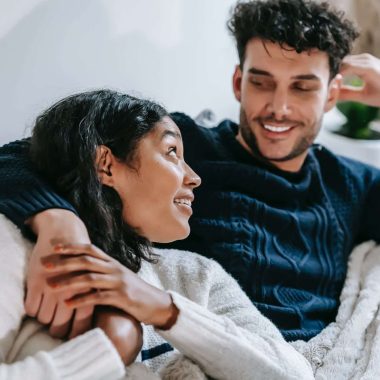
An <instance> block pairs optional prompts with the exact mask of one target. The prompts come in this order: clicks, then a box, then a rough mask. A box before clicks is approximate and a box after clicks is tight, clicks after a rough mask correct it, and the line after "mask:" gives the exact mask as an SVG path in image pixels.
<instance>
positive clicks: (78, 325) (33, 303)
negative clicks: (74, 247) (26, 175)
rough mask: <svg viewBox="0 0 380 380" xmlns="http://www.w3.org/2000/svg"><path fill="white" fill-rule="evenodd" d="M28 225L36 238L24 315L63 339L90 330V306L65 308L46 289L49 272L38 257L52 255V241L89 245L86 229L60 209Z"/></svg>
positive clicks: (57, 298)
mask: <svg viewBox="0 0 380 380" xmlns="http://www.w3.org/2000/svg"><path fill="white" fill-rule="evenodd" d="M27 223H28V224H29V225H30V227H31V228H32V230H33V232H34V233H35V234H36V235H37V242H36V245H35V246H34V249H33V251H32V254H31V257H30V260H29V264H28V271H27V294H26V300H25V310H26V313H27V314H28V315H29V316H31V317H35V318H36V319H37V320H38V321H39V322H41V323H43V324H47V325H49V332H50V334H51V335H52V336H54V337H58V338H63V337H65V336H67V335H68V334H69V332H70V337H74V336H77V335H79V334H82V333H84V332H85V331H87V330H89V329H90V328H91V323H92V314H93V307H91V306H90V307H85V308H81V309H77V310H74V309H72V308H68V307H67V305H66V304H65V303H64V302H63V300H62V299H60V297H58V296H59V294H57V293H54V292H52V291H51V288H49V287H48V286H46V278H47V276H48V275H49V273H48V271H47V270H46V269H45V268H44V267H43V266H42V265H41V258H43V257H45V256H48V255H50V254H51V250H52V241H55V242H65V241H71V240H73V239H75V240H76V241H80V242H81V243H90V239H89V237H88V233H87V230H86V227H85V226H84V224H83V222H82V221H81V220H80V219H79V218H78V217H77V216H76V215H75V214H74V213H73V212H71V211H67V210H60V209H50V210H45V211H42V212H40V213H39V214H36V215H34V216H33V217H31V218H30V219H29V220H28V222H27ZM66 297H67V295H66ZM70 326H71V328H70Z"/></svg>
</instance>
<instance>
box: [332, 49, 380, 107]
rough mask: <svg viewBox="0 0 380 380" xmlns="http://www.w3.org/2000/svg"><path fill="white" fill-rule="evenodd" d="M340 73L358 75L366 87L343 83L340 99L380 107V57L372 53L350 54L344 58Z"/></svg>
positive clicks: (344, 75) (345, 75)
mask: <svg viewBox="0 0 380 380" xmlns="http://www.w3.org/2000/svg"><path fill="white" fill-rule="evenodd" d="M340 74H342V75H343V77H347V76H358V77H360V78H361V79H362V80H363V81H364V87H362V88H359V89H358V88H355V87H352V86H346V85H343V86H342V88H341V90H340V95H339V100H351V101H354V102H360V103H364V104H368V105H370V106H375V107H380V59H379V58H376V57H374V56H373V55H371V54H357V55H349V56H347V57H346V58H344V60H343V63H342V68H341V71H340Z"/></svg>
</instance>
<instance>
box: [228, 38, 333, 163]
mask: <svg viewBox="0 0 380 380" xmlns="http://www.w3.org/2000/svg"><path fill="white" fill-rule="evenodd" d="M329 78H330V71H329V62H328V56H327V54H326V53H324V52H321V51H320V50H316V49H315V50H312V51H309V52H302V53H300V54H298V53H297V52H295V51H294V50H291V49H290V48H289V50H287V49H286V46H285V49H282V48H281V47H280V45H279V44H276V43H272V42H269V41H265V42H264V41H263V40H260V39H258V38H254V39H252V40H250V41H249V42H248V44H247V46H246V50H245V60H244V64H243V69H242V70H241V69H240V67H237V68H236V71H235V74H234V81H233V84H234V92H235V96H236V98H237V99H238V101H239V102H240V104H241V108H240V128H239V133H238V136H237V139H238V140H239V141H240V143H241V144H242V145H243V146H244V147H245V148H246V149H247V150H248V151H250V152H251V153H252V154H253V155H255V156H257V157H259V158H261V159H263V160H265V161H269V162H271V163H272V164H274V165H275V166H277V167H278V168H280V169H282V170H287V171H298V170H299V169H300V168H301V166H302V164H303V162H304V160H305V157H306V155H307V148H308V147H309V146H310V145H311V144H312V143H313V141H314V139H315V137H316V135H317V133H318V131H319V129H320V127H321V122H322V117H323V114H324V113H325V112H326V111H328V110H329V109H331V108H332V107H333V106H334V104H335V102H336V99H337V96H338V93H339V84H340V83H339V82H340V79H339V78H334V79H333V80H332V81H329Z"/></svg>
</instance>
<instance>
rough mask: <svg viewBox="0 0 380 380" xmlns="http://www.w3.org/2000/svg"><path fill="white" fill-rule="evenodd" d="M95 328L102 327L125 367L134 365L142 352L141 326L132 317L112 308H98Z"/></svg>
mask: <svg viewBox="0 0 380 380" xmlns="http://www.w3.org/2000/svg"><path fill="white" fill-rule="evenodd" d="M95 326H96V327H100V328H101V329H102V330H103V331H104V332H105V333H106V335H107V336H108V338H109V339H110V340H111V341H112V343H113V344H114V346H115V347H116V349H117V351H118V353H119V355H120V357H121V359H122V360H123V362H124V364H125V365H129V364H132V363H133V362H134V361H135V360H136V357H137V355H138V353H139V352H140V350H141V347H142V344H143V335H142V328H141V324H140V323H139V322H138V321H137V320H136V319H135V318H133V317H132V316H130V315H128V314H126V313H124V312H123V311H121V310H118V309H114V308H111V307H98V308H97V309H96V313H95Z"/></svg>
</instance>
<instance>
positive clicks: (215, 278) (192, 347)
mask: <svg viewBox="0 0 380 380" xmlns="http://www.w3.org/2000/svg"><path fill="white" fill-rule="evenodd" d="M55 252H56V255H53V256H51V257H50V258H47V259H46V260H44V265H45V266H47V267H48V268H50V270H51V273H52V275H54V272H55V271H60V272H62V273H65V272H66V275H64V276H60V277H57V276H54V277H52V278H51V279H49V283H50V285H51V286H52V287H53V288H54V289H55V291H57V292H62V291H67V290H70V291H71V292H73V293H74V292H79V293H81V292H82V291H83V289H88V288H93V289H97V291H95V292H89V293H87V294H86V295H83V294H79V295H78V296H75V297H74V298H72V299H71V300H69V301H68V303H69V304H70V305H71V306H72V307H78V306H80V305H99V304H101V305H112V306H114V307H117V308H120V309H122V310H124V311H125V312H127V313H129V314H131V315H133V316H134V317H135V318H136V319H137V320H139V321H140V322H144V323H145V324H150V325H153V326H154V327H156V328H157V329H158V330H157V331H158V332H159V333H160V334H161V335H162V336H163V337H164V338H165V339H166V340H168V341H169V342H170V343H172V344H173V345H174V346H175V347H176V348H177V349H179V350H180V351H181V352H182V353H183V354H185V355H186V356H188V357H189V358H191V359H193V360H194V361H195V362H196V363H198V364H199V365H200V366H201V367H202V369H203V370H204V371H205V372H206V373H207V374H208V375H209V376H211V377H213V378H217V379H232V378H237V377H239V378H240V379H247V380H248V379H252V376H253V375H254V376H255V378H257V379H265V380H271V379H273V380H275V379H276V380H277V379H299V378H302V379H304V380H306V379H312V378H313V373H312V369H311V366H310V365H309V363H308V362H307V361H306V359H305V358H304V357H303V356H302V355H301V354H299V353H298V352H297V351H296V350H295V349H294V348H293V347H292V346H290V345H289V344H288V343H286V342H285V340H284V339H283V338H282V336H281V334H280V332H279V331H278V330H277V329H276V328H275V326H274V325H273V324H272V323H271V322H270V321H269V320H268V319H266V318H265V317H264V316H262V315H261V314H260V313H259V312H258V310H257V309H256V308H255V307H254V306H253V305H252V304H251V302H250V301H249V299H248V298H247V297H246V295H245V294H244V293H243V291H242V290H241V289H240V287H239V286H238V284H237V283H236V281H234V280H233V279H232V278H231V277H230V276H228V275H227V274H226V272H225V271H224V270H223V269H222V268H221V267H220V266H219V265H218V264H216V263H213V262H211V261H208V262H209V263H211V264H210V265H211V267H210V268H209V273H208V274H207V276H208V277H209V276H212V279H209V280H208V283H210V281H211V286H210V287H209V289H208V293H209V294H208V299H209V302H208V308H205V307H202V306H200V305H198V304H196V303H194V302H192V301H190V300H188V299H187V298H184V297H182V296H180V295H179V294H177V293H174V292H173V293H171V294H170V296H169V294H168V293H167V292H165V291H163V290H160V289H158V288H155V287H153V286H152V285H149V284H147V283H146V282H145V281H143V280H142V279H140V278H139V277H138V276H137V275H136V274H135V273H132V272H131V271H129V270H128V269H127V268H124V267H123V266H122V265H121V264H119V263H117V262H115V261H114V260H113V259H112V258H110V257H109V256H108V255H106V254H105V253H104V252H102V251H101V250H99V249H98V248H96V247H94V246H83V245H82V246H80V245H66V246H57V247H56V249H55ZM185 254H186V253H185ZM173 265H175V263H174V264H173ZM78 271H81V272H82V273H81V274H79V275H76V273H77V272H78ZM206 278H207V277H206ZM177 280H179V279H177ZM181 280H182V281H191V280H192V279H191V278H190V277H181ZM205 286H206V285H205ZM202 291H203V290H202ZM204 291H207V290H204ZM165 330H166V331H165Z"/></svg>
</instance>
